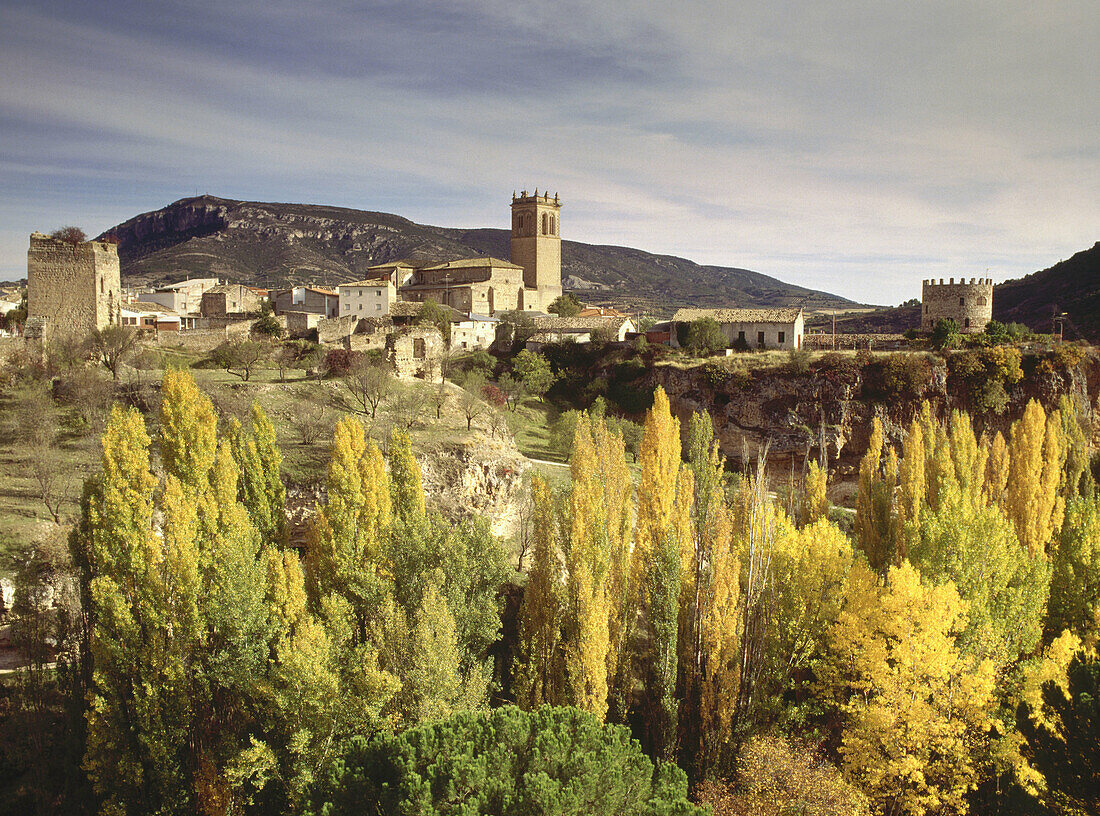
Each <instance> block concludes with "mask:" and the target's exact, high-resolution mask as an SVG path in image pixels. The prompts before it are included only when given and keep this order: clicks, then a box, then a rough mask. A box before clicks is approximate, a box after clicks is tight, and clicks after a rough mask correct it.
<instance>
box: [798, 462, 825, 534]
mask: <svg viewBox="0 0 1100 816" xmlns="http://www.w3.org/2000/svg"><path fill="white" fill-rule="evenodd" d="M828 486H829V472H828V470H826V469H825V468H823V467H821V466H820V465H819V464H818V463H817V462H810V465H809V467H808V468H807V469H806V489H805V495H804V496H803V499H802V518H801V519H800V520H801V522H802V524H803V525H807V524H814V523H815V522H817V521H820V520H821V519H827V518H828V517H829V498H828V496H827V495H826V492H825V491H826V489H827V488H828Z"/></svg>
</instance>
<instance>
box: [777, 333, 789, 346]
mask: <svg viewBox="0 0 1100 816" xmlns="http://www.w3.org/2000/svg"><path fill="white" fill-rule="evenodd" d="M786 340H787V333H786V332H779V343H780V345H782V344H783V343H784V342H786Z"/></svg>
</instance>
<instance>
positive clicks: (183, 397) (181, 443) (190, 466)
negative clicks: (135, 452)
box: [160, 368, 218, 493]
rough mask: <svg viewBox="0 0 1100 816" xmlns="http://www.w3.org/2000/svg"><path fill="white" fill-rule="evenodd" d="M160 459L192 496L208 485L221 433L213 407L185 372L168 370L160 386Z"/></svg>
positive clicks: (165, 468)
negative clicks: (218, 431) (217, 441)
mask: <svg viewBox="0 0 1100 816" xmlns="http://www.w3.org/2000/svg"><path fill="white" fill-rule="evenodd" d="M160 425H161V443H160V451H161V459H162V460H163V462H164V470H165V472H166V473H168V474H171V475H173V476H175V477H176V478H177V479H179V480H180V483H181V484H182V485H183V486H184V488H185V489H186V490H188V491H189V492H192V493H194V492H196V491H198V490H200V489H202V487H204V486H205V484H206V479H207V474H208V473H209V472H210V468H211V467H212V466H213V464H214V456H215V453H216V450H217V448H216V437H217V430H218V422H217V418H216V417H215V416H214V406H213V404H212V403H211V402H210V399H209V398H208V397H207V396H206V395H205V394H203V393H202V391H200V390H199V388H198V386H197V385H195V380H194V379H193V378H192V377H191V375H190V374H189V373H187V372H186V371H176V370H174V369H171V368H169V369H167V370H166V371H165V372H164V379H163V381H162V382H161V404H160Z"/></svg>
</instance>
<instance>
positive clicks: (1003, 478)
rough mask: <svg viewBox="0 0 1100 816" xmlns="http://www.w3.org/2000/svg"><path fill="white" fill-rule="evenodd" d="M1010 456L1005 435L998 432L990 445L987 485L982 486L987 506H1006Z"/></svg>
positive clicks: (986, 476) (987, 461) (986, 472)
mask: <svg viewBox="0 0 1100 816" xmlns="http://www.w3.org/2000/svg"><path fill="white" fill-rule="evenodd" d="M1008 473H1009V455H1008V443H1007V442H1005V438H1004V434H1002V433H1001V432H1000V431H997V433H996V435H994V437H993V441H992V442H990V443H989V457H988V459H987V460H986V465H985V484H984V485H983V486H982V501H983V502H984V503H986V504H995V505H997V506H998V507H1001V508H1004V506H1005V489H1006V488H1007V487H1008Z"/></svg>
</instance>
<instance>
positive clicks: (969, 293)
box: [920, 278, 993, 334]
mask: <svg viewBox="0 0 1100 816" xmlns="http://www.w3.org/2000/svg"><path fill="white" fill-rule="evenodd" d="M944 319H950V320H954V321H955V322H956V323H957V324H958V325H959V331H961V332H962V333H963V334H980V333H981V332H983V331H985V326H986V324H987V323H988V322H989V321H990V320H992V319H993V279H992V278H971V279H970V282H969V283H968V282H967V281H966V278H959V281H958V283H956V282H955V279H954V278H949V279H948V280H947V283H944V282H943V278H940V279H939V281H936V280H926V281H923V289H922V292H921V315H920V328H921V331H923V332H930V331H932V329H934V328H935V327H936V323H937V322H938V321H940V320H944Z"/></svg>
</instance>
